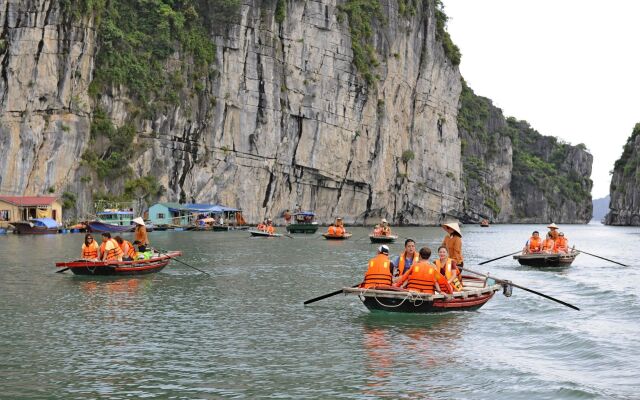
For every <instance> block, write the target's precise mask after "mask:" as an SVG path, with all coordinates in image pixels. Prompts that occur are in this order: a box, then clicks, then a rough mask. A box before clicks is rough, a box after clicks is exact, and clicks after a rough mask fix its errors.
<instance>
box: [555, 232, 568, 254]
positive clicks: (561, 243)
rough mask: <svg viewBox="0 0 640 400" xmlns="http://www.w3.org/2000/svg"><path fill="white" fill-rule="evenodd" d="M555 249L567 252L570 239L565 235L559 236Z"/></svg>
mask: <svg viewBox="0 0 640 400" xmlns="http://www.w3.org/2000/svg"><path fill="white" fill-rule="evenodd" d="M553 251H554V252H556V253H558V252H560V251H562V252H565V253H566V252H567V251H569V241H568V240H567V238H565V237H564V236H558V238H557V239H556V240H555V242H554V248H553Z"/></svg>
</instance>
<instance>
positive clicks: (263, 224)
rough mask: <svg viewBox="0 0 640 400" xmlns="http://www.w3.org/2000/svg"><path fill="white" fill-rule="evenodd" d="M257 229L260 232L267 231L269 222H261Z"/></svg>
mask: <svg viewBox="0 0 640 400" xmlns="http://www.w3.org/2000/svg"><path fill="white" fill-rule="evenodd" d="M256 229H257V230H259V231H263V232H264V231H266V230H267V220H266V219H265V220H264V221H262V222H260V223H259V224H258V226H256Z"/></svg>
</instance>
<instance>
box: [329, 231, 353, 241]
mask: <svg viewBox="0 0 640 400" xmlns="http://www.w3.org/2000/svg"><path fill="white" fill-rule="evenodd" d="M322 236H324V238H325V239H327V240H347V239H349V238H350V237H351V236H352V234H351V233H349V232H345V233H344V234H342V235H331V234H329V233H323V234H322Z"/></svg>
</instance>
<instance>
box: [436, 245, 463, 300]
mask: <svg viewBox="0 0 640 400" xmlns="http://www.w3.org/2000/svg"><path fill="white" fill-rule="evenodd" d="M435 265H436V268H437V269H438V271H439V272H440V274H442V275H443V276H444V277H445V279H446V280H447V282H448V283H449V285H451V287H452V288H453V290H454V291H456V292H460V291H462V276H461V273H460V269H458V266H457V265H456V262H455V261H454V260H452V259H451V258H449V253H448V252H447V248H446V247H445V246H440V247H438V259H436V261H435Z"/></svg>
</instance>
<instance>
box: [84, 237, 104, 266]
mask: <svg viewBox="0 0 640 400" xmlns="http://www.w3.org/2000/svg"><path fill="white" fill-rule="evenodd" d="M99 252H100V246H98V243H97V242H96V241H95V240H93V236H91V234H90V233H87V234H86V235H84V243H83V244H82V256H81V258H82V259H83V260H91V261H97V260H98V258H99V257H98V255H99Z"/></svg>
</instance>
